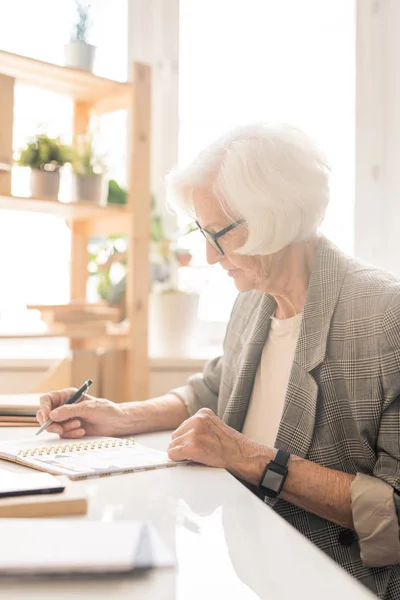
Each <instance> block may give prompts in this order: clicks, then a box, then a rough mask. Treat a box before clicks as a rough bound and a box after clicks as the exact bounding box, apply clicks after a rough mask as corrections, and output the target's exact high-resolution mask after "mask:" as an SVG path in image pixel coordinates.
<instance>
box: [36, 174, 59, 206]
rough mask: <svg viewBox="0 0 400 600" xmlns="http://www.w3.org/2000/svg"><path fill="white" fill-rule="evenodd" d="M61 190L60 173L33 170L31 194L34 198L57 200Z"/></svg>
mask: <svg viewBox="0 0 400 600" xmlns="http://www.w3.org/2000/svg"><path fill="white" fill-rule="evenodd" d="M59 189H60V171H59V169H57V171H41V170H40V169H31V194H32V197H33V198H53V199H57V197H58V192H59Z"/></svg>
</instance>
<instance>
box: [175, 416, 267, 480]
mask: <svg viewBox="0 0 400 600" xmlns="http://www.w3.org/2000/svg"><path fill="white" fill-rule="evenodd" d="M261 448H263V447H261V446H260V445H259V444H254V443H253V442H251V441H250V440H248V439H247V438H246V437H245V436H244V435H242V434H241V433H239V432H238V431H236V430H235V429H232V427H229V426H228V425H226V424H225V423H223V422H222V421H221V419H219V418H218V417H217V416H216V415H215V414H214V413H213V411H212V410H210V409H208V408H202V409H200V410H199V411H198V412H197V413H196V414H195V415H193V416H192V417H190V418H189V419H187V420H186V421H185V422H184V423H182V425H181V426H180V427H178V429H177V430H176V431H175V432H174V433H173V435H172V442H171V444H170V445H169V448H168V456H169V458H170V459H171V460H175V461H180V460H191V461H194V462H198V463H202V464H204V465H208V466H210V467H220V468H223V469H227V470H228V471H230V472H231V473H234V474H235V475H238V476H239V477H241V476H243V475H245V473H246V472H247V471H248V465H249V461H254V460H256V455H257V456H258V455H259V454H260V452H259V450H260V449H261ZM266 450H268V449H266V448H263V452H262V455H263V461H264V462H265V461H266V454H265V451H266ZM245 478H246V477H245Z"/></svg>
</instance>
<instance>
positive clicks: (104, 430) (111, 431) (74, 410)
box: [36, 388, 133, 438]
mask: <svg viewBox="0 0 400 600" xmlns="http://www.w3.org/2000/svg"><path fill="white" fill-rule="evenodd" d="M74 392H76V388H67V389H65V390H60V391H56V392H49V393H48V394H44V395H43V396H41V398H40V410H39V411H38V412H37V414H36V418H37V420H38V421H39V423H40V425H43V423H45V422H46V421H47V420H48V419H53V421H55V422H54V423H52V424H51V425H49V427H48V428H47V429H46V431H48V432H50V433H58V434H59V435H60V437H63V438H80V437H82V436H84V435H95V436H103V435H105V436H118V435H127V434H128V433H133V432H130V431H129V422H128V415H127V412H126V409H125V405H123V404H116V403H115V402H110V400H105V399H104V398H95V397H94V396H89V395H88V394H84V395H83V400H81V401H80V402H78V403H77V404H68V405H65V403H66V401H67V400H68V398H70V396H71V395H72V394H73V393H74Z"/></svg>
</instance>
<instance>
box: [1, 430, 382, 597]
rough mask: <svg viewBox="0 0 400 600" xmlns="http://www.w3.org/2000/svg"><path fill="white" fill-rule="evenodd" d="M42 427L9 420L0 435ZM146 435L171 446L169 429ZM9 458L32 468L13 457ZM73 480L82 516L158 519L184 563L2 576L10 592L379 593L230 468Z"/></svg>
mask: <svg viewBox="0 0 400 600" xmlns="http://www.w3.org/2000/svg"><path fill="white" fill-rule="evenodd" d="M33 432H34V430H33V429H22V428H21V429H17V428H13V429H11V428H9V429H7V428H1V429H0V440H1V439H6V438H7V439H12V438H17V437H21V438H22V437H26V436H27V435H28V436H29V435H32V433H33ZM137 439H138V441H140V442H141V443H144V444H148V445H149V446H153V447H157V448H160V449H166V447H167V445H168V441H169V435H168V434H166V433H162V434H152V435H145V436H137ZM0 465H1V468H6V469H12V470H13V471H21V470H25V468H24V467H20V466H18V465H12V464H10V463H6V462H4V461H1V462H0ZM71 485H72V486H74V487H76V488H80V489H81V490H82V491H85V492H86V493H87V495H88V497H89V513H88V515H87V517H82V518H88V519H97V520H99V521H102V522H106V521H110V520H117V519H139V520H141V519H146V520H150V521H152V522H153V523H154V524H155V526H156V527H157V529H158V531H159V533H160V534H161V536H162V537H163V539H164V541H165V542H166V543H167V545H168V546H169V548H170V549H171V550H172V551H173V552H174V553H175V554H176V557H177V568H176V569H169V570H157V571H153V572H151V573H149V574H148V575H146V576H141V577H138V578H131V579H125V580H120V581H115V580H102V581H101V582H100V581H99V582H96V581H93V580H91V581H84V582H82V581H79V582H78V581H70V582H65V581H63V582H60V583H56V582H54V581H53V582H52V581H45V582H35V583H32V582H21V583H20V582H4V581H3V582H1V581H0V599H1V600H6V599H7V600H9V599H10V598H12V599H13V600H22V599H23V600H55V599H57V600H65V599H68V600H69V599H72V598H73V599H74V600H91V599H93V600H94V599H96V600H99V599H101V598H107V600H111V599H113V598H118V600H123V599H128V598H129V599H130V600H131V599H132V598H134V599H135V600H172V599H174V600H175V599H177V600H214V599H220V600H225V599H229V600H234V599H240V600H250V599H252V600H254V599H256V598H261V599H268V600H275V599H279V600H294V599H296V598H300V599H307V600H321V598H323V599H324V600H341V599H342V598H352V600H363V599H364V600H368V599H370V600H371V598H374V597H375V596H372V595H371V594H370V593H369V592H368V591H367V590H366V589H365V588H364V587H363V586H361V585H360V584H359V583H358V582H356V581H354V580H353V579H352V578H351V577H350V576H349V575H347V574H346V573H345V572H344V571H342V570H341V569H340V568H339V567H338V566H337V565H336V564H335V563H334V562H333V561H331V560H330V559H329V558H328V557H327V556H325V555H324V554H323V553H322V552H320V551H319V550H318V549H317V548H316V547H314V546H313V545H312V544H311V543H310V542H308V541H307V540H306V539H305V538H303V536H301V535H300V534H299V533H298V532H297V531H295V530H294V529H293V528H292V527H291V526H290V525H289V524H287V523H286V522H285V521H284V520H282V519H281V518H280V517H279V516H278V515H277V514H275V513H274V512H273V510H271V509H270V508H269V507H268V506H266V505H265V504H264V503H263V502H261V501H260V500H259V499H258V498H256V497H255V496H254V495H253V494H252V493H251V492H250V491H248V490H247V489H246V488H245V487H244V486H243V485H241V484H240V483H239V482H238V481H236V480H235V479H234V478H233V477H232V476H231V475H230V474H229V473H227V472H226V471H224V470H222V469H211V468H206V467H198V466H192V467H184V466H182V467H178V468H173V469H162V470H158V471H148V472H144V473H134V474H132V475H120V476H114V477H107V478H102V479H91V480H86V481H79V482H71ZM0 543H1V544H3V543H7V542H6V540H2V539H1V520H0ZM30 543H32V544H34V542H33V541H31V542H30ZM60 543H62V540H60ZM77 543H79V540H77Z"/></svg>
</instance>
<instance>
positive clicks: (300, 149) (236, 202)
mask: <svg viewBox="0 0 400 600" xmlns="http://www.w3.org/2000/svg"><path fill="white" fill-rule="evenodd" d="M197 188H200V189H201V188H207V189H209V190H210V192H211V193H212V194H213V196H215V198H216V199H217V200H218V201H219V202H220V205H221V207H222V208H223V210H224V211H225V212H226V213H227V214H228V215H229V217H230V218H238V217H242V218H244V219H245V221H246V224H247V228H248V237H247V241H246V243H245V244H244V245H243V246H242V247H241V248H240V249H238V250H237V252H238V253H240V254H247V255H256V254H272V253H274V252H278V251H279V250H281V249H282V248H284V247H285V246H288V245H289V244H291V243H294V242H300V241H304V240H307V239H309V238H310V237H312V236H313V235H314V234H315V233H316V232H317V229H318V227H319V225H320V223H321V221H322V220H323V218H324V216H325V210H326V207H327V204H328V201H329V165H328V163H327V160H326V158H325V156H324V154H323V153H322V152H321V150H320V149H319V148H318V147H317V146H316V145H315V144H314V143H313V141H312V140H311V139H310V138H309V137H308V136H307V135H306V134H305V133H304V132H302V131H301V130H299V129H297V128H295V127H293V126H291V125H287V124H280V125H267V124H258V125H247V126H241V127H237V128H235V129H233V130H232V131H230V132H228V133H227V134H225V135H224V136H222V137H220V138H219V139H217V140H216V141H215V142H213V143H212V144H210V145H209V146H207V147H206V148H204V150H202V151H201V152H200V154H198V156H197V157H196V158H195V159H194V160H193V161H192V162H191V163H190V164H189V165H188V166H186V167H176V168H175V169H173V170H172V171H171V172H170V173H169V175H168V176H167V202H168V203H169V205H170V206H173V207H174V208H179V209H184V210H185V211H186V212H189V213H192V214H193V203H192V193H193V190H194V189H197Z"/></svg>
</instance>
